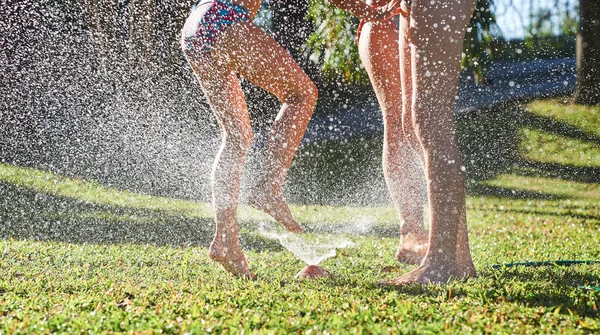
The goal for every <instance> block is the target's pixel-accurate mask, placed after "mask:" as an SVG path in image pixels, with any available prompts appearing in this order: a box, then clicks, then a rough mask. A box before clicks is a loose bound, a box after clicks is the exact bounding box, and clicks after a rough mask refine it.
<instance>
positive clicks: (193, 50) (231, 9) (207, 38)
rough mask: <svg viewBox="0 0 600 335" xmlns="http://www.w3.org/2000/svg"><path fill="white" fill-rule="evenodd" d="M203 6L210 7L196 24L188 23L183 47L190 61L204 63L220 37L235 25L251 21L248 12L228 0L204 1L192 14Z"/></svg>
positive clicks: (183, 35)
mask: <svg viewBox="0 0 600 335" xmlns="http://www.w3.org/2000/svg"><path fill="white" fill-rule="evenodd" d="M203 5H210V8H209V9H208V10H207V11H206V13H204V15H203V16H202V18H201V19H200V20H198V22H197V23H195V24H190V22H186V24H185V26H184V29H183V31H182V41H181V47H182V49H183V52H184V53H185V55H186V57H187V58H188V59H189V60H196V61H202V60H204V59H206V57H210V51H211V50H212V47H213V46H214V45H215V43H216V41H217V39H218V38H219V35H221V34H222V33H223V32H224V31H225V30H227V28H229V27H231V26H232V25H234V24H235V23H238V22H244V21H249V20H250V14H249V13H248V10H247V9H246V8H244V7H242V6H240V5H238V4H235V3H232V2H229V1H227V0H202V1H199V3H197V4H196V5H195V6H193V7H192V12H193V11H194V10H196V9H197V8H198V7H200V6H203Z"/></svg>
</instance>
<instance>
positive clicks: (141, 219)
mask: <svg viewBox="0 0 600 335" xmlns="http://www.w3.org/2000/svg"><path fill="white" fill-rule="evenodd" d="M528 107H529V109H528V111H527V113H528V114H529V115H533V116H535V117H536V120H550V121H549V122H547V124H548V125H549V126H548V127H546V128H543V127H542V126H544V124H543V123H538V125H537V126H535V127H534V126H531V123H523V125H522V126H520V128H519V130H518V139H519V143H517V144H518V145H516V146H515V148H518V150H519V152H517V153H516V154H515V155H514V156H515V161H514V163H513V164H512V165H511V166H510V167H509V168H507V169H505V170H502V171H500V172H498V173H496V174H495V175H494V177H493V178H491V179H487V180H483V181H479V182H477V183H476V184H473V185H471V187H470V197H469V199H468V203H467V205H468V219H469V228H470V232H471V245H472V252H473V257H474V261H475V265H476V267H477V269H478V271H479V277H477V278H471V279H468V280H466V281H461V282H452V283H450V284H448V285H445V286H440V285H430V286H412V287H404V288H393V287H382V286H379V285H377V282H378V281H379V280H381V279H386V278H393V277H395V276H398V275H399V274H401V273H403V272H405V271H408V270H409V269H411V268H412V267H411V266H407V265H403V264H398V263H397V262H395V261H394V259H393V255H394V252H395V248H396V247H397V243H398V240H397V230H398V226H397V219H396V216H395V211H394V209H393V208H391V207H390V206H384V205H381V206H353V207H347V206H346V207H341V206H318V205H298V206H294V207H293V208H292V210H293V211H294V214H295V215H296V217H297V218H298V219H299V221H301V223H302V224H303V225H304V226H306V227H307V228H308V230H309V231H325V232H334V231H337V230H339V229H341V228H346V232H347V233H351V235H350V236H351V238H352V240H354V242H355V243H356V247H354V248H351V249H342V250H340V251H339V253H338V256H336V257H335V258H333V259H329V260H326V261H325V262H323V264H322V266H323V267H324V268H326V269H327V270H328V271H330V272H331V273H332V277H330V278H327V279H322V280H317V281H313V282H302V281H297V280H295V279H293V275H294V274H295V273H296V272H298V271H299V270H300V269H301V268H302V267H303V266H304V264H302V263H301V262H300V261H298V260H296V259H295V258H294V257H293V255H291V254H290V253H289V252H287V251H286V250H284V249H282V248H281V247H280V246H279V245H278V244H277V243H275V242H273V241H271V240H267V239H265V238H264V237H262V236H260V235H258V234H256V232H255V231H256V227H257V225H259V224H262V223H264V222H271V221H270V219H269V218H267V217H266V216H265V215H263V214H262V213H259V212H257V211H254V210H252V209H250V208H248V207H242V208H241V209H240V225H241V226H242V241H243V245H244V248H245V249H246V250H247V255H248V260H249V262H250V264H251V267H252V269H253V270H254V272H255V273H256V274H257V275H258V280H257V281H254V282H246V281H243V280H239V279H235V278H232V277H230V276H229V275H228V274H227V273H225V272H224V271H223V270H222V269H221V268H220V267H219V266H216V265H215V264H214V263H213V262H212V261H211V260H210V259H209V258H208V256H207V254H206V249H207V246H208V244H209V243H210V240H211V238H212V230H213V219H212V216H213V213H212V211H211V209H210V206H209V205H207V204H204V203H197V202H192V201H184V200H177V199H170V198H163V197H156V196H151V195H143V194H137V193H133V192H129V191H122V190H116V189H112V188H108V187H105V186H102V185H100V184H97V183H94V182H92V181H88V180H78V179H70V178H64V177H61V176H58V175H54V174H52V173H49V172H45V171H39V170H35V169H26V168H22V167H17V166H11V165H0V222H1V224H0V333H2V334H14V333H80V332H83V331H88V332H90V333H120V332H132V333H158V332H162V333H172V334H180V333H207V332H210V333H235V334H238V333H242V331H244V333H277V334H285V333H306V334H312V333H380V334H387V333H390V334H394V333H460V334H463V333H568V334H570V333H582V334H586V333H597V332H599V331H600V321H599V316H600V313H599V307H600V306H599V305H600V291H599V290H600V289H598V286H600V265H599V264H592V265H574V266H568V267H567V266H565V267H561V266H545V267H539V268H533V267H513V268H505V267H501V268H499V269H494V268H492V265H494V264H503V263H510V262H521V261H539V260H559V259H562V260H568V259H583V260H589V259H600V245H599V244H598V243H597V241H598V240H600V202H599V201H598V200H599V199H600V186H599V185H600V184H599V183H600V180H598V179H596V178H598V175H597V174H596V173H595V172H596V169H597V168H599V166H598V164H597V162H596V161H595V160H594V159H593V156H594V155H593V154H590V155H587V154H586V155H574V154H573V153H574V152H576V151H577V150H576V149H577V148H578V147H579V148H581V149H582V150H583V149H585V148H589V150H591V151H590V152H592V153H593V151H594V150H598V146H597V142H595V139H594V137H593V136H591V135H594V136H596V135H597V124H598V123H597V118H598V115H600V109H598V108H596V109H593V108H592V109H587V108H582V109H579V107H572V106H569V105H563V104H561V103H560V102H559V101H556V100H553V101H546V102H536V103H533V104H531V105H529V106H528ZM557 124H561V125H568V127H562V126H561V127H557ZM593 124H595V125H596V127H594V126H593ZM574 128H576V129H578V130H579V131H580V132H573V130H574ZM523 129H530V130H533V131H525V130H523ZM560 129H563V130H564V129H567V130H568V131H562V132H559V130H560ZM540 132H543V133H544V134H545V135H544V136H555V137H554V139H555V140H556V141H557V142H561V141H564V140H563V139H564V138H567V139H572V140H573V142H572V143H573V144H572V145H571V144H568V145H567V144H564V143H558V144H552V143H551V142H552V141H547V142H544V141H537V138H536V136H538V135H536V134H539V133H540ZM576 134H579V135H582V134H587V135H585V136H583V135H582V136H579V135H577V136H576ZM588 135H589V137H586V136H588ZM548 145H553V146H554V147H553V148H552V150H549V149H548ZM573 148H574V149H573ZM585 150H588V149H585ZM583 172H586V173H587V174H579V175H578V174H577V173H583Z"/></svg>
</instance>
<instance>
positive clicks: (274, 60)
mask: <svg viewBox="0 0 600 335" xmlns="http://www.w3.org/2000/svg"><path fill="white" fill-rule="evenodd" d="M221 37H222V38H220V39H219V41H218V42H217V44H216V46H215V48H214V50H213V57H215V59H216V60H217V61H218V62H219V63H222V64H227V65H228V66H229V67H230V68H231V69H233V71H235V72H236V73H238V74H240V75H241V76H243V77H244V78H246V79H247V80H249V81H250V82H252V83H253V84H255V85H257V86H259V87H261V88H263V89H265V90H267V91H269V92H271V93H273V94H274V95H275V96H276V97H277V98H278V99H279V100H280V101H282V102H283V101H284V100H285V99H286V98H288V97H289V96H291V95H295V94H298V93H302V92H301V91H302V90H305V89H306V88H307V84H309V85H312V82H311V80H310V79H309V78H308V76H307V75H306V74H305V73H304V71H302V69H301V68H300V67H299V66H298V64H296V62H295V61H294V59H293V58H292V57H291V56H290V54H289V53H288V52H287V51H286V50H285V49H284V48H283V47H281V46H280V45H279V44H278V43H277V42H276V41H275V40H274V39H273V38H271V37H270V36H269V35H267V33H265V32H264V31H263V30H262V29H260V28H258V27H257V26H256V25H254V24H253V23H251V22H243V23H238V24H236V25H234V26H232V27H231V28H230V29H228V30H227V31H225V32H224V33H223V34H222V36H221Z"/></svg>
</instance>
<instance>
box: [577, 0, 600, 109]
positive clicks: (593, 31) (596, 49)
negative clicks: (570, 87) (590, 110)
mask: <svg viewBox="0 0 600 335" xmlns="http://www.w3.org/2000/svg"><path fill="white" fill-rule="evenodd" d="M579 15H580V26H579V32H578V34H577V56H576V57H577V86H576V88H575V103H578V104H600V1H598V0H580V1H579Z"/></svg>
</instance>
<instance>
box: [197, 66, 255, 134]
mask: <svg viewBox="0 0 600 335" xmlns="http://www.w3.org/2000/svg"><path fill="white" fill-rule="evenodd" d="M190 64H191V66H192V69H193V70H194V74H195V75H196V78H197V79H198V81H199V82H200V87H201V88H202V91H203V92H204V95H205V96H206V98H207V100H208V103H209V104H210V106H211V108H212V110H213V112H214V114H215V116H216V118H217V121H218V122H219V126H220V127H221V129H222V130H223V131H226V132H227V133H228V134H233V135H237V134H238V133H239V134H240V135H244V136H251V125H250V116H249V114H248V107H247V105H246V100H245V98H244V93H243V91H242V88H241V86H240V82H239V80H238V78H237V76H236V74H235V72H233V70H232V69H230V68H228V67H226V66H222V65H221V64H216V63H215V62H214V61H212V60H207V61H202V62H194V61H192V62H190ZM234 131H235V133H233V132H234Z"/></svg>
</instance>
